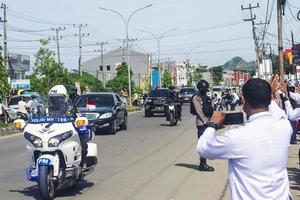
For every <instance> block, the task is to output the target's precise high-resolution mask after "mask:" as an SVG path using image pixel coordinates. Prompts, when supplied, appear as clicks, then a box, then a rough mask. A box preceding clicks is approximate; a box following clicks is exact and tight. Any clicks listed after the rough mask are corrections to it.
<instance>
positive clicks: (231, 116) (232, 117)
mask: <svg viewBox="0 0 300 200" xmlns="http://www.w3.org/2000/svg"><path fill="white" fill-rule="evenodd" d="M243 123H244V115H243V113H242V112H235V113H226V114H225V120H224V125H234V124H235V125H237V124H243Z"/></svg>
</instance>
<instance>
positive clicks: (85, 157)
mask: <svg viewBox="0 0 300 200" xmlns="http://www.w3.org/2000/svg"><path fill="white" fill-rule="evenodd" d="M65 97H66V89H65V88H64V86H62V85H59V86H55V87H53V88H52V89H51V90H50V92H49V101H50V103H51V102H52V103H54V102H56V103H57V102H59V103H62V102H65V101H63V99H64V98H65ZM57 98H58V99H57ZM59 105H61V104H58V106H59ZM52 106H53V104H52ZM50 107H51V106H50ZM50 107H49V112H47V111H46V113H49V114H48V115H46V116H40V117H35V118H30V119H29V120H28V122H27V123H26V122H25V121H24V120H22V119H17V120H15V121H14V126H15V128H17V129H21V130H22V131H23V135H24V137H25V139H26V141H27V142H26V149H27V151H28V154H29V159H30V160H31V165H30V166H29V167H28V168H27V178H28V180H29V181H34V182H36V183H37V184H38V187H39V191H40V195H41V198H42V199H43V200H51V199H54V198H55V194H56V191H57V190H61V189H68V188H71V187H73V186H76V184H77V183H78V182H79V181H80V180H82V178H83V177H85V176H86V175H88V174H90V173H91V172H92V171H93V170H94V168H95V166H96V165H97V162H98V148H97V144H95V143H91V142H83V141H82V138H81V136H82V135H84V136H86V137H85V138H90V136H89V135H90V134H92V131H91V130H90V129H88V128H87V125H88V120H87V118H85V117H80V116H79V117H77V118H76V119H75V120H74V118H72V117H71V116H67V115H63V114H55V115H51V114H50V113H51V112H50ZM51 109H54V108H51ZM57 110H58V109H54V111H57ZM83 144H85V145H83ZM83 146H86V148H83ZM84 151H87V152H86V153H84Z"/></svg>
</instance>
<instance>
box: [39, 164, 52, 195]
mask: <svg viewBox="0 0 300 200" xmlns="http://www.w3.org/2000/svg"><path fill="white" fill-rule="evenodd" d="M38 184H39V189H40V195H41V198H42V199H43V200H52V199H54V197H55V184H54V181H53V169H52V168H51V167H49V166H39V181H38Z"/></svg>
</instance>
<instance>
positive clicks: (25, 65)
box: [8, 53, 30, 72]
mask: <svg viewBox="0 0 300 200" xmlns="http://www.w3.org/2000/svg"><path fill="white" fill-rule="evenodd" d="M8 63H9V65H10V67H11V68H12V70H13V71H21V72H25V71H29V70H30V56H27V55H21V54H14V53H9V54H8Z"/></svg>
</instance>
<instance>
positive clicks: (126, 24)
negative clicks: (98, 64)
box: [99, 4, 153, 105]
mask: <svg viewBox="0 0 300 200" xmlns="http://www.w3.org/2000/svg"><path fill="white" fill-rule="evenodd" d="M152 5H153V4H149V5H147V6H144V7H141V8H139V9H136V10H135V11H133V12H132V13H131V14H130V15H129V17H128V18H127V19H126V18H125V17H124V16H123V15H122V14H121V13H119V12H118V11H115V10H111V9H107V8H103V7H99V9H101V10H105V11H109V12H112V13H115V14H117V15H119V16H120V17H121V18H122V21H123V22H124V24H125V31H126V54H127V69H128V92H129V105H131V81H130V65H129V33H128V25H129V22H130V20H131V18H132V17H133V15H134V14H136V13H137V12H139V11H140V10H143V9H146V8H149V7H151V6H152Z"/></svg>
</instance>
